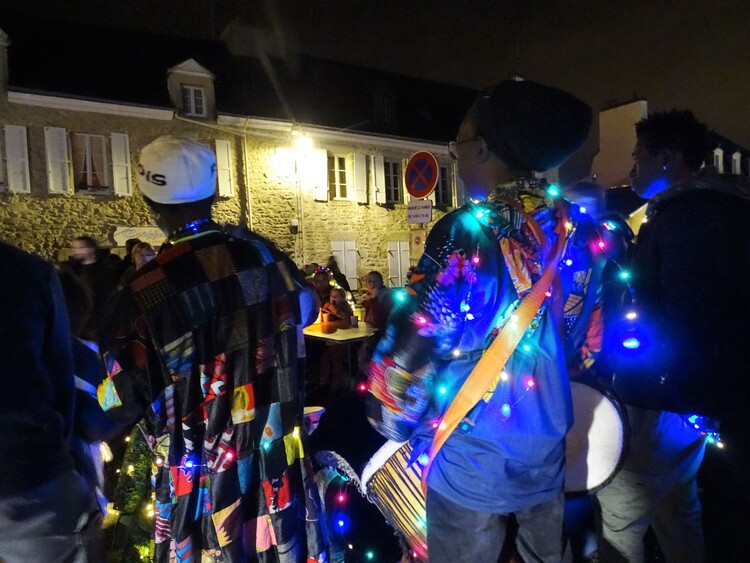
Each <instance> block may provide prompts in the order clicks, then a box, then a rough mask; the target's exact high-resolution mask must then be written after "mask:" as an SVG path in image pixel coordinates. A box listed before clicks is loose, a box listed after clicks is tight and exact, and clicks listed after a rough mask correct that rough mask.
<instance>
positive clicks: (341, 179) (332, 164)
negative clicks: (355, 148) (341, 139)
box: [328, 153, 349, 199]
mask: <svg viewBox="0 0 750 563" xmlns="http://www.w3.org/2000/svg"><path fill="white" fill-rule="evenodd" d="M346 159H347V155H345V154H331V153H329V154H328V195H329V197H330V199H347V198H348V187H349V179H348V177H347V166H346Z"/></svg>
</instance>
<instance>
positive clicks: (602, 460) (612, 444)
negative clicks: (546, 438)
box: [565, 381, 626, 493]
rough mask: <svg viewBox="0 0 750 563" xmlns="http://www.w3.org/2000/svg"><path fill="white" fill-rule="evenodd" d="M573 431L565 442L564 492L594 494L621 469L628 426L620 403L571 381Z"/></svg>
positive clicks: (603, 393)
mask: <svg viewBox="0 0 750 563" xmlns="http://www.w3.org/2000/svg"><path fill="white" fill-rule="evenodd" d="M570 391H571V394H572V397H573V416H574V420H573V427H572V428H571V429H570V431H569V432H568V434H567V436H566V438H565V442H566V451H565V492H567V493H591V492H594V491H596V490H598V489H600V488H601V487H603V486H604V485H606V484H607V483H608V482H609V481H610V480H611V479H612V477H614V475H615V473H616V472H617V470H618V469H619V468H620V463H621V460H622V454H623V451H624V449H625V438H626V436H625V425H624V422H623V420H624V417H623V414H622V409H621V407H620V405H619V403H618V402H617V400H616V399H615V398H614V397H613V396H612V395H609V394H607V393H606V392H604V391H601V390H599V389H596V388H594V387H592V386H590V385H587V384H584V383H580V382H576V381H571V382H570Z"/></svg>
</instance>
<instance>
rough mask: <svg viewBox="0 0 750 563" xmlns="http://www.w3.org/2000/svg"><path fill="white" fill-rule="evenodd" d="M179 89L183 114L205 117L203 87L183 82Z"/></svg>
mask: <svg viewBox="0 0 750 563" xmlns="http://www.w3.org/2000/svg"><path fill="white" fill-rule="evenodd" d="M181 90H182V108H183V111H184V112H185V115H191V116H194V117H206V103H205V99H206V93H205V91H204V90H203V88H200V87H198V86H187V85H185V84H183V85H182V86H181Z"/></svg>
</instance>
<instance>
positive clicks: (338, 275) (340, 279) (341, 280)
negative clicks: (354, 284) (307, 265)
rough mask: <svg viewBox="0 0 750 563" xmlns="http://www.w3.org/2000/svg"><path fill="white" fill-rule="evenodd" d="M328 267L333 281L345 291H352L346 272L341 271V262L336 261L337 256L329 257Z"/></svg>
mask: <svg viewBox="0 0 750 563" xmlns="http://www.w3.org/2000/svg"><path fill="white" fill-rule="evenodd" d="M326 268H328V269H329V270H330V272H331V277H333V281H335V282H336V284H337V285H338V286H339V287H340V288H342V289H343V290H344V291H351V288H350V287H349V282H348V281H347V279H346V276H345V275H344V273H343V272H342V271H341V268H339V263H338V262H337V261H336V257H335V256H329V257H328V263H327V264H326Z"/></svg>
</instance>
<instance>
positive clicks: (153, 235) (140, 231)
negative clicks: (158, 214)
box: [113, 227, 167, 250]
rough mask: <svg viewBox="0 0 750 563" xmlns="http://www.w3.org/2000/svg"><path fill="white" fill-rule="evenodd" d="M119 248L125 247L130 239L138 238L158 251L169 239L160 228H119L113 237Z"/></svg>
mask: <svg viewBox="0 0 750 563" xmlns="http://www.w3.org/2000/svg"><path fill="white" fill-rule="evenodd" d="M113 237H114V239H115V244H116V245H117V246H125V241H126V240H128V239H129V238H137V239H140V240H142V241H143V242H147V243H149V244H150V245H151V246H153V247H154V248H155V249H156V250H159V247H160V246H161V245H162V243H163V242H164V240H165V239H166V238H167V237H166V236H165V235H164V232H163V231H162V230H161V229H160V228H159V227H117V228H116V229H115V233H114V235H113Z"/></svg>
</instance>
